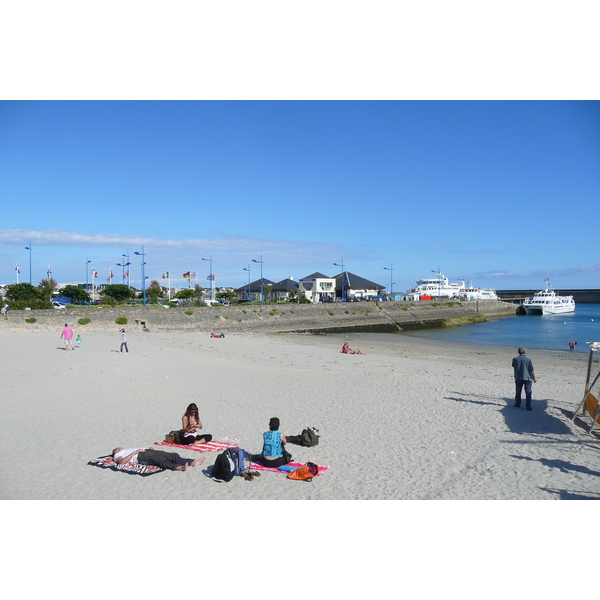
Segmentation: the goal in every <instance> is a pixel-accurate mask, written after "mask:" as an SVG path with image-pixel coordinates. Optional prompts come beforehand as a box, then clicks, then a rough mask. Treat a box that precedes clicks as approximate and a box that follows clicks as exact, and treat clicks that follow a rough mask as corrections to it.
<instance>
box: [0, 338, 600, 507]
mask: <svg viewBox="0 0 600 600" xmlns="http://www.w3.org/2000/svg"><path fill="white" fill-rule="evenodd" d="M0 336H1V338H0V339H1V340H2V347H3V348H5V352H4V360H3V361H1V362H0V373H1V377H2V379H1V380H2V382H3V390H2V425H1V427H2V430H1V435H0V444H1V449H2V451H1V452H0V473H1V475H0V478H1V479H0V494H1V497H2V498H3V499H140V500H145V499H254V500H262V499H288V500H292V499H313V500H314V499H336V500H343V499H352V500H355V499H370V500H371V499H412V500H425V499H560V498H571V497H572V498H577V497H588V498H599V497H600V477H599V475H600V467H599V466H598V449H599V441H598V438H597V437H595V436H593V435H592V436H590V435H589V434H587V433H586V432H585V431H584V430H583V429H582V428H580V427H578V426H576V425H574V424H573V423H572V422H571V421H570V420H569V419H568V417H567V416H565V414H564V413H563V412H562V411H573V410H574V409H575V407H576V406H577V404H578V403H579V401H580V399H581V395H582V392H583V385H584V377H585V369H586V363H587V356H586V355H585V354H584V353H578V354H576V355H570V354H567V353H563V354H557V353H544V352H531V353H530V354H529V356H530V357H531V358H532V360H533V362H534V365H535V368H536V371H537V374H538V377H539V383H538V384H536V385H534V410H533V411H532V412H530V413H528V412H527V411H525V410H524V403H523V407H522V408H521V409H520V410H518V409H515V408H514V407H513V406H512V403H513V402H512V395H513V379H512V371H511V367H510V362H511V359H512V356H513V355H514V354H515V352H514V350H510V349H502V348H489V347H479V346H470V345H461V344H444V343H442V342H438V341H436V342H433V341H428V340H423V339H420V338H410V337H408V336H397V337H394V338H393V341H390V338H389V336H382V335H379V336H378V335H357V336H352V337H351V339H350V344H351V346H355V347H360V348H361V349H362V350H363V351H365V352H367V355H366V356H348V355H342V354H340V353H339V349H340V347H341V340H342V339H343V338H344V336H343V335H341V336H332V337H329V336H327V337H325V336H298V335H296V336H292V335H287V336H284V335H270V336H267V335H228V336H227V337H226V338H225V339H211V338H210V337H208V335H206V334H199V333H179V334H174V333H160V334H155V333H152V332H149V333H144V332H137V331H133V332H131V333H130V334H129V348H130V352H129V354H123V355H121V354H118V353H117V352H116V350H117V349H118V347H119V342H120V336H119V334H118V333H117V331H116V330H115V333H114V334H108V333H93V332H90V333H84V335H83V344H82V347H81V348H77V349H75V351H65V350H63V349H62V347H63V345H62V343H61V340H60V339H59V336H60V332H58V331H57V332H52V333H49V332H40V333H23V332H8V331H4V332H2V333H1V334H0ZM190 402H196V403H197V404H198V405H199V408H200V417H201V419H202V421H203V423H204V431H205V432H207V433H211V434H212V435H213V436H214V438H215V439H217V440H220V439H222V438H224V437H225V436H231V437H234V438H237V439H239V440H240V445H241V446H242V447H243V448H245V449H247V450H248V451H250V452H259V451H260V449H261V440H262V433H263V431H265V430H266V429H267V428H268V421H269V418H270V417H272V416H278V417H279V418H280V419H281V423H282V427H281V429H282V431H283V432H284V433H288V434H298V433H300V431H301V430H302V428H303V427H305V426H313V425H314V426H316V427H318V428H319V429H320V433H321V435H322V437H321V443H320V444H319V446H317V447H315V448H302V447H298V446H291V447H290V449H291V451H292V454H293V456H294V459H297V460H299V461H307V460H312V461H314V462H316V463H319V464H326V465H330V469H329V470H328V471H327V472H326V473H325V474H324V475H323V476H322V477H319V478H317V479H315V480H314V481H313V482H312V483H310V484H307V483H299V482H294V481H289V480H287V479H286V478H285V476H284V475H282V474H276V473H269V472H263V473H262V476H261V477H260V478H257V479H256V480H254V481H252V482H246V481H244V480H243V479H235V480H234V481H232V482H230V483H227V484H218V483H216V482H214V481H212V480H211V479H210V478H209V477H208V476H207V467H210V466H211V465H212V464H213V462H214V459H215V458H216V453H213V454H205V455H204V456H206V457H207V461H206V463H205V465H203V466H202V467H199V468H196V469H190V470H188V471H187V472H186V473H179V472H169V471H167V472H163V473H160V474H157V475H153V476H150V477H140V476H133V475H128V474H124V473H117V472H113V471H111V470H103V469H100V468H96V467H92V466H88V465H87V462H88V460H90V459H92V458H95V457H98V456H102V455H106V454H109V453H110V451H111V450H112V448H114V447H115V446H123V447H132V446H151V445H152V444H153V442H156V441H161V440H163V437H164V435H165V434H166V433H167V432H168V431H169V430H171V429H177V428H179V427H180V423H181V416H182V414H183V412H184V410H185V408H186V406H187V405H188V404H189V403H190ZM157 448H159V447H157ZM161 449H166V450H169V449H168V448H162V447H161ZM177 451H178V452H179V453H180V454H181V455H182V456H185V457H190V458H192V457H193V458H197V457H198V456H200V455H199V454H198V453H196V452H193V451H190V450H181V451H179V450H177Z"/></svg>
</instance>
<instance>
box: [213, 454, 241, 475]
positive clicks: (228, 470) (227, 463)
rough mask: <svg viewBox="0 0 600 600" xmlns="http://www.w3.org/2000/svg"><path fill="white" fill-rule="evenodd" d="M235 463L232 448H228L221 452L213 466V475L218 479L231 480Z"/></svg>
mask: <svg viewBox="0 0 600 600" xmlns="http://www.w3.org/2000/svg"><path fill="white" fill-rule="evenodd" d="M234 469H235V464H234V462H233V458H232V457H231V450H230V449H229V448H228V449H227V450H225V452H221V454H219V456H217V459H216V460H215V464H214V465H213V468H212V473H211V476H212V478H213V479H215V480H216V481H231V480H232V479H233V475H234Z"/></svg>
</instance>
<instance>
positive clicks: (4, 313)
mask: <svg viewBox="0 0 600 600" xmlns="http://www.w3.org/2000/svg"><path fill="white" fill-rule="evenodd" d="M9 310H10V306H9V305H8V303H7V302H5V303H4V306H3V307H2V310H1V311H0V312H1V313H2V314H3V315H4V318H5V319H8V311H9Z"/></svg>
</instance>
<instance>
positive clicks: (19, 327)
mask: <svg viewBox="0 0 600 600" xmlns="http://www.w3.org/2000/svg"><path fill="white" fill-rule="evenodd" d="M515 311H516V308H515V305H514V304H510V303H507V302H500V301H496V300H483V301H481V300H480V301H469V302H449V301H448V302H446V301H439V302H435V301H421V302H347V303H342V302H339V303H338V302H336V303H331V304H292V303H285V304H273V305H271V304H268V305H267V304H265V305H240V306H212V307H176V308H173V307H172V308H164V307H162V306H156V305H155V306H147V307H145V308H144V307H114V308H113V307H105V306H103V307H98V306H93V307H77V308H68V309H67V310H11V311H10V312H9V319H8V321H5V320H4V319H2V320H1V321H2V322H0V330H2V329H4V330H7V329H8V330H14V331H58V332H60V331H61V330H62V328H63V327H64V324H65V323H69V325H70V326H71V327H72V328H73V330H74V331H75V332H76V333H81V334H83V333H84V332H86V331H90V332H91V331H115V332H117V331H118V330H119V329H120V328H121V327H125V328H126V329H128V330H130V331H132V330H140V331H145V332H148V333H151V332H160V331H197V332H202V333H211V332H215V333H228V332H229V333H244V332H256V333H260V332H270V333H284V332H295V333H339V332H344V331H379V332H386V331H405V330H410V329H426V328H432V327H447V326H452V325H462V324H465V323H469V322H473V321H484V320H487V319H489V318H491V317H502V316H513V315H515ZM123 318H125V319H127V323H126V324H120V323H119V324H117V322H116V320H117V319H119V321H120V322H122V320H123ZM88 320H89V322H88Z"/></svg>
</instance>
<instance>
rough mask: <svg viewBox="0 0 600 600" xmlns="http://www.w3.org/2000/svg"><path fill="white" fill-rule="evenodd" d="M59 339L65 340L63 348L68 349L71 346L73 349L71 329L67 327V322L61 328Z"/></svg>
mask: <svg viewBox="0 0 600 600" xmlns="http://www.w3.org/2000/svg"><path fill="white" fill-rule="evenodd" d="M60 337H61V339H64V340H65V350H68V349H69V348H71V350H75V348H73V342H72V340H73V330H72V329H71V328H70V327H69V325H68V324H67V323H65V326H64V328H63V330H62V333H61V334H60Z"/></svg>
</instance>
